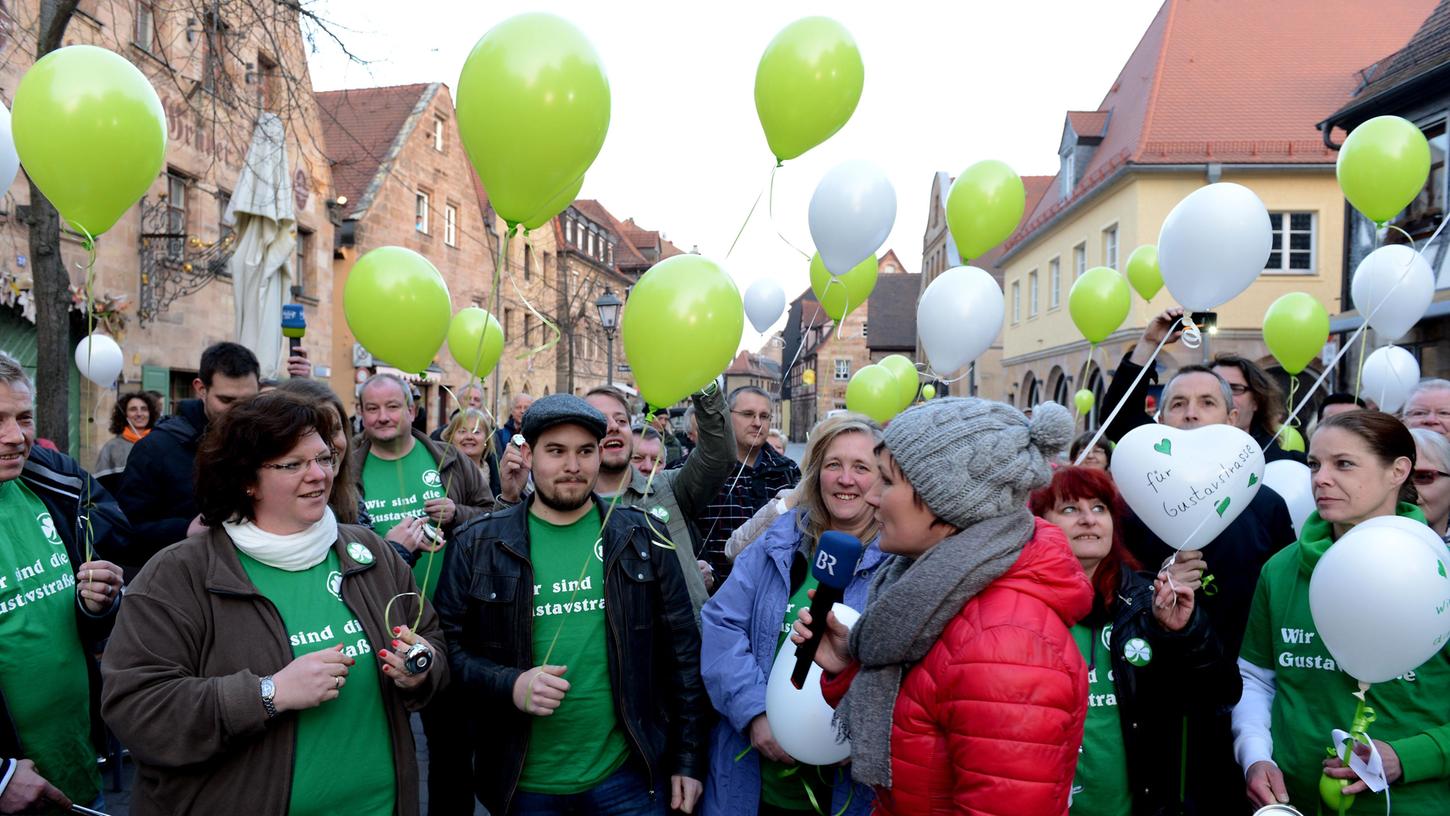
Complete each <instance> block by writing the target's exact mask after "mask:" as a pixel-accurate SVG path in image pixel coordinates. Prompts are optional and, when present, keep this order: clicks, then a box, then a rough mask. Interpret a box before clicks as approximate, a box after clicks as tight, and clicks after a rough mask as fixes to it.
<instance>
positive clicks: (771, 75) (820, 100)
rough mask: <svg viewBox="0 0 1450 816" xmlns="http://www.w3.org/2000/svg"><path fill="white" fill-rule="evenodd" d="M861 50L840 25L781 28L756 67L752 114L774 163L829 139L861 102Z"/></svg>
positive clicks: (815, 20) (821, 20) (815, 22)
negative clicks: (753, 110)
mask: <svg viewBox="0 0 1450 816" xmlns="http://www.w3.org/2000/svg"><path fill="white" fill-rule="evenodd" d="M865 73H866V70H865V67H864V66H863V65H862V64H861V52H860V51H859V50H857V48H856V41H855V40H854V39H852V37H851V32H849V31H847V30H846V28H845V26H843V25H841V24H840V23H838V22H836V21H835V20H832V19H831V18H829V17H805V18H802V19H800V20H796V21H795V22H793V23H791V24H790V25H788V26H786V27H785V28H783V29H781V31H780V33H779V34H776V35H775V39H773V40H771V41H770V45H767V46H766V47H765V53H764V54H761V55H760V64H759V65H758V66H756V69H755V112H756V114H757V115H759V117H760V126H761V127H762V128H764V130H765V140H766V142H768V143H769V144H770V152H771V153H773V154H775V159H776V161H777V162H784V161H786V160H788V159H794V158H795V157H796V156H799V155H801V154H802V153H804V152H806V151H807V150H810V149H811V148H813V147H815V146H816V145H818V144H820V143H821V142H824V141H825V140H827V139H829V138H831V136H832V135H834V134H835V132H836V131H838V130H840V129H841V128H842V126H844V125H845V124H846V122H847V121H848V120H849V119H850V118H851V114H852V113H854V112H855V110H856V103H857V102H860V101H861V85H862V82H863V81H864V80H865Z"/></svg>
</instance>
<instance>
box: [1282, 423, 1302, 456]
mask: <svg viewBox="0 0 1450 816" xmlns="http://www.w3.org/2000/svg"><path fill="white" fill-rule="evenodd" d="M1279 447H1280V448H1283V449H1284V450H1286V451H1298V452H1299V453H1303V452H1304V435H1303V434H1301V433H1299V429H1298V428H1294V427H1292V426H1291V427H1288V428H1284V429H1283V430H1282V431H1281V432H1280V433H1279Z"/></svg>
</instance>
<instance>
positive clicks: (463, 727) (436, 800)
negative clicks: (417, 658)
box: [419, 686, 473, 816]
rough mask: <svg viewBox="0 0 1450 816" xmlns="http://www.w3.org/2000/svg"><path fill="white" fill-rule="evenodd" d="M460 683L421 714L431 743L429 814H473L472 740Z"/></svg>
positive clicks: (438, 815) (444, 690)
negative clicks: (459, 689) (461, 699)
mask: <svg viewBox="0 0 1450 816" xmlns="http://www.w3.org/2000/svg"><path fill="white" fill-rule="evenodd" d="M458 688H459V687H457V686H449V687H447V688H445V689H443V690H442V691H441V692H439V693H438V694H436V695H434V697H433V699H432V700H431V701H430V702H429V703H428V705H427V707H425V708H424V709H423V710H422V711H421V712H419V715H420V717H421V719H422V720H423V733H424V735H425V736H426V737H427V743H428V816H473V742H472V741H471V740H470V738H469V735H468V720H467V718H466V717H465V716H464V710H465V709H464V708H463V706H462V705H461V703H460V697H459V694H458V691H457V689H458Z"/></svg>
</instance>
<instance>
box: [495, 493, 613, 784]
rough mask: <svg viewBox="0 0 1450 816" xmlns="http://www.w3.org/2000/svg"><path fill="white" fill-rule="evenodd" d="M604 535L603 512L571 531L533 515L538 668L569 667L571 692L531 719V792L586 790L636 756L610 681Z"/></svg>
mask: <svg viewBox="0 0 1450 816" xmlns="http://www.w3.org/2000/svg"><path fill="white" fill-rule="evenodd" d="M601 531H602V528H601V522H600V519H599V513H598V511H597V510H596V511H591V512H589V513H586V514H585V515H584V516H583V517H582V518H580V519H579V520H578V521H576V522H574V523H573V524H570V525H567V526H559V525H557V524H550V523H549V522H547V521H544V520H543V519H541V518H539V517H537V516H535V515H533V514H532V513H530V514H529V547H530V551H531V552H532V554H533V564H534V587H533V589H534V665H544V664H545V663H547V664H549V665H551V666H567V667H568V671H567V672H566V673H565V674H564V679H565V680H568V681H569V686H570V688H569V693H568V694H566V695H564V702H563V703H561V704H560V705H559V707H558V708H557V709H555V710H554V713H553V714H551V715H549V716H547V717H532V718H531V720H530V732H529V750H528V754H527V755H526V756H525V757H524V772H523V775H522V776H521V777H520V778H519V787H520V788H521V789H523V790H526V791H532V792H535V793H549V794H557V795H567V794H573V793H580V792H582V791H586V790H589V789H590V788H593V787H594V786H595V785H598V784H599V783H600V782H603V781H604V780H605V779H606V778H608V777H609V775H610V774H612V773H614V772H615V771H617V770H619V767H620V766H621V765H623V764H624V762H625V760H626V759H628V758H629V743H628V742H627V741H626V740H625V737H624V731H623V730H622V729H621V727H620V723H619V716H618V713H617V712H616V711H615V709H614V695H613V688H612V686H611V685H610V680H609V653H608V645H607V641H606V638H608V637H609V632H608V626H609V624H608V621H606V620H605V617H604V562H603V561H602V560H601V558H602V557H603V546H602V544H601V542H600V533H601Z"/></svg>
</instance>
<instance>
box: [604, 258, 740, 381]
mask: <svg viewBox="0 0 1450 816" xmlns="http://www.w3.org/2000/svg"><path fill="white" fill-rule="evenodd" d="M744 331H745V303H744V301H743V300H741V297H740V290H739V289H737V288H736V286H735V282H734V281H732V280H731V279H730V276H729V275H728V274H727V273H726V272H725V270H724V269H723V268H721V266H720V265H719V264H717V263H715V262H714V261H712V260H710V259H708V258H705V257H703V256H700V255H676V256H674V257H673V258H669V259H667V260H664V261H661V262H659V263H657V264H655V265H654V266H653V267H651V268H650V270H649V271H648V272H646V273H644V276H643V277H641V278H640V279H639V283H637V284H635V285H634V288H633V289H632V290H631V291H630V294H629V299H628V302H626V303H625V306H624V315H623V316H622V317H621V318H620V336H621V337H622V338H623V340H624V356H625V358H626V359H627V360H629V365H630V367H631V368H632V369H633V371H634V378H635V382H636V383H638V385H639V392H640V394H642V395H643V396H644V398H645V399H646V400H648V401H649V404H650V405H653V406H655V407H659V408H664V407H668V406H671V405H674V404H675V403H677V402H679V401H680V400H682V399H684V398H685V397H688V396H689V395H690V394H693V393H694V392H696V391H698V390H700V389H701V388H703V387H705V386H706V385H708V384H709V382H710V381H711V380H713V379H715V378H716V377H717V376H719V375H720V372H722V371H724V370H725V369H726V368H727V367H728V366H729V365H730V361H731V360H733V359H735V352H736V350H737V349H738V348H739V347H740V337H741V334H742V333H743V332H744Z"/></svg>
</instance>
